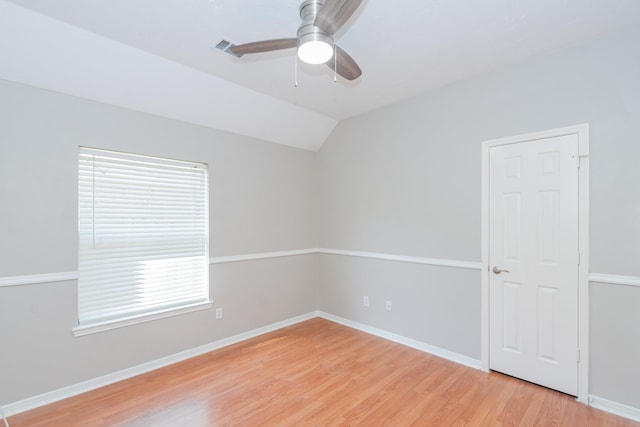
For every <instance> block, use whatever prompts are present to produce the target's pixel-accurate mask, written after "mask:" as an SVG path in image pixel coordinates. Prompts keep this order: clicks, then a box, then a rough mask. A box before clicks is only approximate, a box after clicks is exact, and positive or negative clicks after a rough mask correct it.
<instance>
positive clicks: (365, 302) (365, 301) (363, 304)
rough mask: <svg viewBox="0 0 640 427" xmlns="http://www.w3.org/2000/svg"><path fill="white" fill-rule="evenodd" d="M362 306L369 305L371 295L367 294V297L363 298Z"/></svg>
mask: <svg viewBox="0 0 640 427" xmlns="http://www.w3.org/2000/svg"><path fill="white" fill-rule="evenodd" d="M362 306H363V307H369V297H368V296H365V297H364V298H363V299H362Z"/></svg>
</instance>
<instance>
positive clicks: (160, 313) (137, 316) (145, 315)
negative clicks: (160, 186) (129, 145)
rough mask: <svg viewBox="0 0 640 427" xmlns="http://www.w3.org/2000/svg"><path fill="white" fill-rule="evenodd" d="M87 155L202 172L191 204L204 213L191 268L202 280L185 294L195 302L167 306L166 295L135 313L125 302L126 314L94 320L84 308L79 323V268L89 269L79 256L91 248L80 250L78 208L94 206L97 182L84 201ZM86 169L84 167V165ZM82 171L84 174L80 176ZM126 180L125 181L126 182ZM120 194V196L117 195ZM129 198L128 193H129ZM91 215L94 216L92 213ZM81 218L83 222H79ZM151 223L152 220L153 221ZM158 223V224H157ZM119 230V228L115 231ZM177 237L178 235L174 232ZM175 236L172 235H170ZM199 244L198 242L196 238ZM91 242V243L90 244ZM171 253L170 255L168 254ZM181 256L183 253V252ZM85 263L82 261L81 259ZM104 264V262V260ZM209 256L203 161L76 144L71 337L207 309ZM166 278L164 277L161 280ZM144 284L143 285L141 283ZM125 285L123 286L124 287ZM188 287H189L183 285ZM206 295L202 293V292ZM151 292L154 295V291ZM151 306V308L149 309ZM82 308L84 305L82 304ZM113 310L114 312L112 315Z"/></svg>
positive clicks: (206, 178) (84, 234) (82, 235)
mask: <svg viewBox="0 0 640 427" xmlns="http://www.w3.org/2000/svg"><path fill="white" fill-rule="evenodd" d="M87 156H94V159H95V158H96V157H95V156H98V157H100V158H105V157H108V158H110V159H116V160H114V162H119V161H122V162H124V163H126V162H130V163H135V162H136V161H140V162H141V164H144V165H145V166H148V167H149V168H151V169H153V168H154V167H156V168H157V169H156V171H157V170H160V169H161V168H165V167H184V166H188V167H189V168H191V167H193V168H195V169H198V170H201V171H202V173H203V177H202V178H203V180H204V182H201V186H202V187H203V188H201V190H199V191H202V193H203V197H204V200H202V199H200V198H198V197H196V198H194V203H200V204H201V206H202V207H203V208H204V213H202V209H200V211H201V212H200V215H199V216H200V217H202V216H204V221H203V223H202V222H200V230H201V231H199V232H197V233H196V235H198V234H199V235H200V236H201V237H202V238H203V239H204V253H201V252H200V251H199V252H198V253H199V255H197V257H198V258H200V259H201V261H198V262H197V263H196V267H193V268H198V267H197V265H200V267H199V269H198V270H195V271H199V272H200V277H201V279H200V280H202V281H200V282H199V283H200V284H199V285H196V289H198V288H200V289H199V290H196V291H195V292H194V291H191V292H190V293H188V294H187V295H188V296H191V295H195V297H196V298H195V299H196V300H197V299H200V298H199V297H202V298H201V300H199V301H195V302H186V300H185V301H179V300H178V301H176V305H173V306H172V305H171V303H172V297H168V298H166V299H165V300H163V301H162V304H161V305H162V306H161V307H158V308H157V309H153V305H156V304H155V303H154V304H149V305H147V306H146V307H147V308H146V309H141V310H137V311H138V312H136V309H135V308H133V309H132V308H130V305H128V304H123V305H122V306H121V308H122V307H125V308H126V311H127V312H128V313H126V314H122V315H119V314H118V313H115V311H117V309H114V311H113V312H111V314H110V315H109V316H107V317H108V318H106V317H105V318H104V320H103V319H98V320H95V319H93V320H91V317H93V316H94V314H93V312H92V311H91V310H88V311H86V312H85V320H84V321H82V322H81V307H80V304H81V302H80V295H81V280H82V277H83V274H82V273H83V271H85V272H88V271H92V270H91V269H90V268H89V269H85V270H83V271H81V267H82V263H81V255H83V254H84V256H86V255H87V253H90V252H91V250H92V249H95V248H92V249H88V250H86V252H84V253H81V251H83V250H85V249H84V247H83V242H86V240H83V239H87V232H86V230H85V231H84V232H83V231H82V227H83V226H84V227H85V228H86V222H87V219H86V216H87V215H86V214H85V217H84V218H83V217H82V213H81V208H82V207H83V206H84V207H86V206H87V203H90V206H91V208H92V209H95V206H96V199H95V188H96V185H97V182H96V181H95V178H93V181H92V182H91V183H90V184H88V185H89V186H90V188H91V189H92V190H93V191H94V196H93V200H91V201H88V200H87V199H88V197H87V196H86V195H84V196H83V195H82V194H81V193H82V190H81V188H86V186H87V184H86V180H87V175H86V171H85V172H82V171H81V168H82V164H83V161H84V162H85V165H86V159H87ZM95 167H96V166H95V164H94V165H92V166H91V168H92V170H93V171H94V172H93V174H94V176H95ZM85 169H86V166H85ZM83 173H84V174H85V175H83ZM83 178H84V180H85V181H84V185H85V187H81V185H83V182H82V179H83ZM157 182H160V183H161V182H162V181H157ZM128 184H129V183H128V182H127V185H128ZM161 194H162V195H167V194H169V193H161ZM126 195H128V194H127V193H126V192H123V195H122V197H118V199H119V200H124V199H125V198H126V197H125V196H126ZM118 196H120V195H118ZM129 197H130V195H129ZM143 198H144V196H141V197H140V200H142V199H143ZM134 203H139V200H138V199H136V202H134ZM143 215H147V213H146V212H145V213H143ZM151 215H152V214H149V216H145V217H144V219H143V221H144V220H148V219H149V218H150V216H151ZM94 216H95V215H94ZM83 221H84V222H83ZM89 221H94V222H90V223H91V224H92V228H93V229H95V221H96V219H95V217H94V218H92V219H90V220H89ZM200 221H202V218H201V219H200ZM154 225H155V223H154ZM160 226H162V224H161V225H160ZM118 227H120V228H121V229H124V228H127V229H129V228H130V227H131V225H127V226H124V225H123V226H118ZM141 227H143V225H141ZM133 230H134V231H138V229H135V228H134V229H133ZM167 230H170V228H167ZM119 232H120V231H119ZM92 233H93V234H92V237H91V238H93V240H94V241H95V231H92ZM178 236H179V238H181V237H182V235H178ZM174 239H175V236H174ZM200 242H201V243H200V245H202V241H200ZM94 244H95V243H94ZM116 249H117V248H116ZM123 252H124V253H126V252H127V249H126V245H125V247H123ZM121 253H122V252H120V251H119V252H118V253H117V255H114V257H116V258H117V257H119V256H121ZM171 255H174V254H171ZM183 256H184V255H183ZM203 257H204V259H205V260H206V261H205V260H202V258H203ZM154 260H159V261H161V263H162V261H167V260H169V261H171V260H172V258H169V257H165V258H162V257H159V258H157V259H155V258H154ZM85 262H86V261H85ZM204 262H206V267H203V266H202V264H200V263H204ZM107 263H108V261H107ZM133 268H138V267H133ZM164 268H168V269H171V267H164ZM209 270H210V258H209V175H208V165H207V164H206V163H199V162H191V161H183V160H175V159H169V158H163V157H157V156H149V155H140V154H133V153H127V152H121V151H115V150H106V149H98V148H91V147H85V146H80V147H79V148H78V281H77V291H78V301H77V304H76V309H77V312H76V313H77V315H78V318H77V325H76V326H75V327H74V328H73V329H72V332H73V334H74V335H75V336H83V335H88V334H92V333H96V332H101V331H106V330H111V329H115V328H121V327H125V326H130V325H134V324H138V323H143V322H149V321H153V320H157V319H162V318H167V317H172V316H177V315H181V314H185V313H190V312H194V311H200V310H206V309H210V308H211V307H212V306H213V301H212V300H211V286H210V271H209ZM134 271H138V270H134ZM202 275H204V277H203V278H202ZM165 280H166V279H165ZM87 283H90V280H89V279H87ZM115 286H116V287H121V285H118V284H116V285H115ZM142 286H143V287H144V285H142ZM124 288H126V286H125V287H124ZM187 289H189V288H187ZM154 291H155V292H157V289H155V288H154ZM118 292H119V291H118V290H116V292H115V293H114V294H113V295H121V294H119V293H118ZM125 292H130V291H125ZM205 294H206V295H205ZM154 295H155V294H154ZM124 296H126V294H124ZM140 307H144V305H141V306H140ZM150 307H151V308H150ZM85 309H86V307H85ZM86 313H89V316H86ZM114 313H115V314H114Z"/></svg>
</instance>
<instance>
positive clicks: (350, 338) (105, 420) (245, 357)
mask: <svg viewBox="0 0 640 427" xmlns="http://www.w3.org/2000/svg"><path fill="white" fill-rule="evenodd" d="M9 422H10V423H11V427H19V426H30V427H34V426H65V427H71V426H83V427H90V426H189V427H199V426H252V427H253V426H333V425H361V426H382V425H386V426H412V425H416V426H432V425H433V426H436V425H442V426H449V425H455V426H520V425H522V426H580V427H585V426H620V427H622V426H625V427H626V426H629V427H630V426H640V423H634V422H632V421H629V420H625V419H624V418H620V417H616V416H613V415H610V414H607V413H605V412H602V411H599V410H596V409H593V408H590V407H588V406H585V405H582V404H579V403H577V402H576V401H575V399H574V398H572V397H570V396H566V395H564V394H562V393H558V392H555V391H551V390H548V389H545V388H542V387H538V386H535V385H532V384H529V383H527V382H524V381H519V380H516V379H513V378H510V377H507V376H504V375H501V374H497V373H490V374H487V373H484V372H480V371H477V370H474V369H471V368H467V367H464V366H461V365H458V364H456V363H452V362H448V361H445V360H442V359H439V358H437V357H434V356H431V355H428V354H425V353H423V352H420V351H418V350H414V349H411V348H408V347H405V346H402V345H400V344H396V343H392V342H390V341H387V340H384V339H381V338H378V337H374V336H371V335H368V334H366V333H363V332H359V331H356V330H353V329H349V328H347V327H344V326H341V325H338V324H335V323H333V322H329V321H327V320H323V319H312V320H309V321H306V322H303V323H299V324H297V325H294V326H291V327H288V328H284V329H281V330H278V331H275V332H272V333H270V334H266V335H262V336H260V337H257V338H254V339H251V340H248V341H245V342H242V343H239V344H236V345H233V346H230V347H226V348H224V349H221V350H218V351H214V352H211V353H207V354H205V355H202V356H199V357H196V358H193V359H190V360H187V361H185V362H182V363H178V364H175V365H171V366H169V367H166V368H163V369H159V370H157V371H154V372H151V373H148V374H145V375H141V376H138V377H135V378H132V379H129V380H126V381H122V382H120V383H117V384H113V385H111V386H108V387H104V388H101V389H98V390H94V391H92V392H89V393H85V394H83V395H80V396H76V397H73V398H70V399H66V400H64V401H60V402H58V403H54V404H51V405H48V406H46V407H42V408H38V409H35V410H32V411H29V412H25V413H22V414H18V415H16V416H13V417H10V418H9ZM0 425H1V423H0Z"/></svg>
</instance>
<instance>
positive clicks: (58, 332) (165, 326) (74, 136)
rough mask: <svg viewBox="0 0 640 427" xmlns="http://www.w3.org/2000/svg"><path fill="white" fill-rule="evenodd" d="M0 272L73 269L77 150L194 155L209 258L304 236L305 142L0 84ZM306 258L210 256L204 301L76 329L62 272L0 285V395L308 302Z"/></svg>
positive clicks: (308, 237)
mask: <svg viewBox="0 0 640 427" xmlns="http://www.w3.org/2000/svg"><path fill="white" fill-rule="evenodd" d="M0 118H1V120H2V121H1V125H0V203H1V205H0V236H1V238H0V277H6V276H15V275H32V274H41V273H43V274H44V273H57V272H69V271H75V270H76V269H77V242H76V241H77V147H78V146H79V145H87V146H93V147H100V148H107V149H115V150H123V151H128V152H135V153H142V154H149V155H157V156H166V157H172V158H179V159H187V160H195V161H201V162H207V163H209V166H210V206H211V215H210V219H211V227H210V229H211V241H210V254H211V256H224V255H234V254H247V253H255V252H270V251H281V250H290V249H304V248H310V247H314V246H315V245H316V239H315V232H316V229H315V223H316V217H315V205H314V203H315V184H316V182H315V175H314V161H315V158H314V153H311V152H307V151H303V150H298V149H294V148H289V147H285V146H281V145H277V144H271V143H265V142H263V141H257V140H252V139H250V138H246V137H241V136H237V135H234V134H230V133H225V132H220V131H215V130H211V129H207V128H203V127H198V126H195V125H189V124H186V123H181V122H178V121H174V120H169V119H164V118H159V117H154V116H150V115H146V114H142V113H137V112H133V111H129V110H124V109H120V108H116V107H111V106H107V105H103V104H99V103H95V102H91V101H86V100H83V99H79V98H74V97H71V96H66V95H61V94H57V93H53V92H48V91H45V90H41V89H34V88H30V87H26V86H22V85H17V84H14V83H9V82H6V81H0ZM316 258H317V257H316V256H315V255H307V256H296V257H287V258H277V259H270V260H260V261H248V262H239V263H229V264H215V265H212V266H211V271H210V272H211V279H210V283H211V295H212V298H213V299H214V300H215V302H216V306H219V307H223V308H224V317H223V319H221V320H215V319H214V312H213V310H206V311H200V312H196V313H190V314H184V315H180V316H176V317H172V318H168V319H162V320H158V321H154V322H149V323H144V324H139V325H135V326H130V327H126V328H121V329H116V330H111V331H108V332H102V333H98V334H93V335H89V336H83V337H78V338H76V337H74V336H73V335H72V333H71V329H72V327H74V326H75V324H76V312H77V309H76V301H77V297H76V282H75V281H69V282H56V283H43V284H35V285H24V286H14V287H4V288H0V347H1V350H0V405H2V404H7V403H11V402H15V401H18V400H21V399H24V398H27V397H32V396H34V395H37V394H40V393H43V392H47V391H51V390H54V389H57V388H60V387H63V386H67V385H71V384H75V383H78V382H80V381H83V380H87V379H92V378H95V377H98V376H100V375H104V374H107V373H111V372H114V371H117V370H120V369H124V368H128V367H131V366H134V365H136V364H140V363H143V362H147V361H150V360H154V359H157V358H160V357H163V356H166V355H170V354H173V353H176V352H179V351H182V350H186V349H190V348H193V347H196V346H199V345H203V344H207V343H210V342H213V341H215V340H217V339H221V338H224V337H228V336H231V335H234V334H237V333H240V332H244V331H247V330H251V329H254V328H258V327H262V326H265V325H268V324H271V323H274V322H277V321H281V320H285V319H289V318H291V317H294V316H296V315H300V314H304V313H308V312H311V311H313V310H315V309H316V307H317V304H316V297H317V293H316V289H317V288H316V278H317V259H316Z"/></svg>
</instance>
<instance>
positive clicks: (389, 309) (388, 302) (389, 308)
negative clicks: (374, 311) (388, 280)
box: [385, 301, 391, 311]
mask: <svg viewBox="0 0 640 427" xmlns="http://www.w3.org/2000/svg"><path fill="white" fill-rule="evenodd" d="M385 307H386V309H387V311H391V301H387V304H386V305H385Z"/></svg>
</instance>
